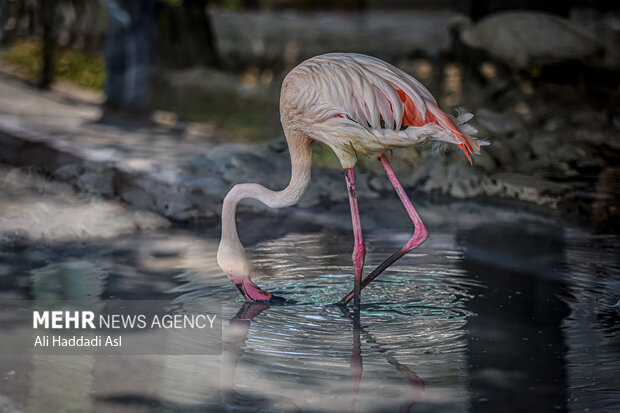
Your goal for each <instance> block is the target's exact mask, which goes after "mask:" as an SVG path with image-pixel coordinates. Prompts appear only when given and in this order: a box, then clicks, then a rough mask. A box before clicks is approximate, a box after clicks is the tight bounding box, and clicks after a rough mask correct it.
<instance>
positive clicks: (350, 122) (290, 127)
mask: <svg viewBox="0 0 620 413" xmlns="http://www.w3.org/2000/svg"><path fill="white" fill-rule="evenodd" d="M471 118H472V115H471V114H469V113H461V114H460V115H459V116H458V118H453V117H451V116H449V115H446V114H445V113H444V112H443V111H442V110H441V109H439V107H438V106H437V102H436V101H435V99H434V98H433V96H432V95H431V94H430V92H429V91H428V90H427V89H426V88H425V87H424V86H423V85H422V84H421V83H420V82H419V81H417V80H416V79H414V78H413V77H411V76H410V75H408V74H406V73H405V72H403V71H402V70H400V69H397V68H396V67H394V66H392V65H390V64H388V63H386V62H384V61H382V60H379V59H377V58H374V57H371V56H365V55H361V54H350V53H329V54H324V55H320V56H316V57H313V58H311V59H309V60H306V61H305V62H303V63H301V64H300V65H299V66H297V67H295V68H294V69H293V70H291V72H290V73H289V74H288V75H287V76H286V78H285V79H284V82H283V85H282V91H281V94H280V119H281V122H282V127H283V129H284V134H285V135H286V140H287V143H288V147H289V152H290V156H291V180H290V183H289V184H288V186H287V187H286V188H284V189H283V190H281V191H272V190H270V189H267V188H265V187H264V186H262V185H259V184H247V183H246V184H238V185H235V186H234V187H233V188H232V189H231V191H230V192H229V193H228V194H227V195H226V197H225V198H224V203H223V206H222V239H221V241H220V245H219V248H218V251H217V262H218V264H219V266H220V267H221V268H222V270H223V271H224V272H225V273H226V274H227V275H228V277H229V278H230V280H231V281H232V282H233V283H234V285H235V286H236V287H237V288H238V289H239V291H240V292H241V294H242V295H243V297H244V298H245V299H246V300H247V301H269V302H282V301H284V299H283V298H281V297H276V296H273V295H272V294H270V293H268V292H266V291H263V290H262V289H261V288H259V287H258V286H257V285H255V284H254V283H253V282H252V280H251V279H250V267H249V264H248V261H247V259H246V256H245V250H244V248H243V245H241V242H240V241H239V236H238V234H237V228H236V222H235V211H236V208H237V204H238V203H239V201H241V200H242V199H243V198H253V199H257V200H259V201H261V202H262V203H264V204H265V205H267V206H269V207H271V208H281V207H286V206H290V205H294V204H296V203H297V202H298V201H299V200H300V199H301V197H302V195H303V194H304V192H305V190H306V188H307V186H308V184H309V182H310V168H311V163H312V144H313V142H314V141H319V142H322V143H324V144H326V145H328V146H329V147H330V148H331V149H332V150H333V151H334V152H335V153H336V155H337V156H338V158H339V159H340V163H341V165H342V167H343V168H344V172H345V173H344V174H345V180H346V184H347V188H348V191H349V201H350V205H351V218H352V221H353V235H354V239H355V244H354V247H353V267H354V269H355V283H354V288H353V290H352V291H351V292H350V293H349V294H347V295H346V296H345V297H344V298H343V299H342V300H341V301H340V302H339V303H340V304H343V305H346V304H347V303H348V302H349V301H351V299H352V298H355V301H354V303H355V306H356V307H359V303H360V292H361V290H362V289H363V288H364V287H365V286H366V285H368V283H370V282H371V281H372V280H373V279H374V278H376V277H377V276H378V275H379V274H380V273H381V272H383V271H384V270H385V269H386V268H387V267H389V266H390V265H391V264H392V263H394V262H395V261H396V260H398V259H399V258H400V257H402V256H403V255H405V254H407V253H408V252H409V251H411V250H412V249H414V248H416V247H417V246H419V245H420V244H422V243H423V242H424V240H426V237H427V235H428V232H427V230H426V228H425V226H424V224H423V223H422V220H421V219H420V216H419V215H418V213H417V212H416V210H415V208H414V207H413V205H412V204H411V201H410V200H409V198H408V197H407V194H406V193H405V190H404V189H403V187H402V185H401V184H400V183H399V181H398V178H397V177H396V174H395V173H394V171H393V170H392V167H391V166H390V163H389V162H388V159H387V158H386V156H385V154H384V153H385V152H386V151H388V150H390V149H393V148H395V147H402V146H411V145H417V144H420V143H423V142H425V141H427V140H429V139H432V140H436V141H442V142H447V143H453V144H455V145H457V146H458V147H459V148H461V150H462V151H463V152H464V153H465V156H467V159H468V160H469V162H470V163H471V162H472V158H471V155H472V154H473V153H476V154H478V153H479V152H480V145H481V144H483V143H484V142H479V141H477V140H476V139H475V138H473V137H472V135H474V134H475V133H476V129H474V128H473V127H472V126H470V125H468V124H466V122H467V121H469V120H470V119H471ZM363 155H364V156H375V157H378V158H379V161H380V162H381V165H382V166H383V168H384V169H385V171H386V172H387V175H388V177H389V179H390V182H391V183H392V185H393V186H394V188H395V190H396V193H397V194H398V196H399V198H400V200H401V201H402V203H403V205H404V206H405V209H406V210H407V213H408V214H409V217H410V218H411V221H412V222H413V226H414V228H415V231H414V233H413V236H412V237H411V239H410V240H409V241H408V242H407V243H406V244H405V245H404V246H403V247H402V248H401V249H400V250H398V251H397V252H395V253H394V254H393V255H391V256H390V257H389V258H387V259H386V260H385V261H384V262H383V263H382V264H381V265H379V266H378V267H377V268H376V269H375V270H374V271H372V272H371V273H370V274H369V275H368V276H367V277H366V278H364V279H363V280H362V269H363V266H364V258H365V248H364V240H363V237H362V226H361V222H360V216H359V211H358V204H357V194H356V190H355V177H354V173H353V168H354V166H355V164H356V163H357V160H358V157H359V156H363Z"/></svg>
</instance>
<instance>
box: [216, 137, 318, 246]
mask: <svg viewBox="0 0 620 413" xmlns="http://www.w3.org/2000/svg"><path fill="white" fill-rule="evenodd" d="M286 140H287V143H288V147H289V152H290V155H291V180H290V182H289V184H288V186H287V187H286V188H284V189H283V190H281V191H272V190H270V189H267V188H265V187H264V186H262V185H259V184H238V185H235V186H234V187H233V188H232V189H231V190H230V192H229V193H228V194H227V195H226V197H225V198H224V203H223V205H222V239H221V241H220V249H222V248H225V249H227V250H228V251H226V252H227V253H229V254H230V255H232V256H237V257H239V256H244V253H243V246H242V245H241V242H240V241H239V236H238V234H237V225H236V221H235V214H236V209H237V204H238V203H239V202H240V201H241V200H242V199H244V198H253V199H257V200H259V201H260V202H262V203H263V204H265V205H267V206H268V207H270V208H282V207H286V206H291V205H294V204H296V203H297V202H299V200H300V199H301V197H302V196H303V194H304V192H305V191H306V188H307V187H308V184H309V183H310V170H311V165H312V140H311V139H309V138H308V137H306V136H305V135H302V134H298V133H287V134H286ZM231 249H232V250H231ZM239 249H240V251H239ZM235 250H237V251H235ZM221 252H224V251H218V255H219V254H220V253H221ZM226 255H228V254H226ZM239 258H240V257H239Z"/></svg>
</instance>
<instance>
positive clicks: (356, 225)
mask: <svg viewBox="0 0 620 413" xmlns="http://www.w3.org/2000/svg"><path fill="white" fill-rule="evenodd" d="M344 177H345V180H346V182H347V189H348V192H349V204H350V206H351V221H352V223H353V237H354V239H355V244H354V246H353V267H354V268H355V284H354V287H353V292H352V293H351V294H352V296H351V298H355V300H354V306H355V308H359V306H360V293H361V291H362V286H361V285H362V270H363V268H364V258H365V256H366V248H365V247H364V238H363V236H362V223H361V221H360V213H359V209H358V206H357V191H356V190H355V175H354V173H353V168H347V169H345V174H344Z"/></svg>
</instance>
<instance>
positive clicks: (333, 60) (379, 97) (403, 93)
mask: <svg viewBox="0 0 620 413" xmlns="http://www.w3.org/2000/svg"><path fill="white" fill-rule="evenodd" d="M298 70H299V71H300V72H301V73H303V74H305V75H308V76H306V77H305V78H306V79H310V81H311V82H312V84H306V85H300V86H301V88H300V90H303V91H304V92H303V93H299V94H298V98H299V99H301V98H302V96H303V97H304V102H305V103H306V104H307V105H306V109H307V110H308V112H307V113H306V114H309V113H312V115H311V116H310V118H311V119H312V120H313V121H314V123H313V125H312V128H313V130H314V131H315V132H317V131H319V130H320V127H319V126H318V125H317V123H316V121H317V120H321V119H322V120H325V119H334V118H338V119H339V121H340V124H341V125H342V130H339V131H338V133H339V134H340V135H343V136H347V138H349V139H352V140H353V139H354V138H358V139H359V140H360V141H362V142H363V143H362V144H360V145H359V146H358V147H357V149H356V152H357V151H358V150H359V149H360V147H361V146H365V147H366V148H368V149H371V150H381V149H383V150H385V149H386V147H388V148H389V147H394V146H408V145H412V144H414V143H415V142H419V141H420V139H421V137H430V136H432V137H433V138H434V139H438V140H442V141H445V142H449V143H454V144H456V145H457V146H459V148H461V149H462V150H463V152H464V153H465V155H466V156H467V158H468V159H469V161H470V162H471V154H473V153H479V142H477V141H476V140H475V139H474V138H472V137H471V136H469V135H470V134H471V133H475V129H474V128H472V127H471V126H469V125H465V124H464V121H467V120H469V119H470V118H471V117H469V118H468V117H467V115H463V116H459V118H458V121H457V122H456V123H457V124H459V126H458V127H457V126H456V125H455V121H456V119H455V120H454V121H453V120H452V119H451V118H450V117H448V115H446V114H445V113H444V112H443V111H442V110H441V109H439V107H438V106H437V102H436V101H435V98H434V97H433V96H432V95H431V93H430V92H429V91H428V89H426V88H425V87H424V85H422V84H421V83H420V82H419V81H418V80H416V79H415V78H413V77H412V76H410V75H408V74H407V73H405V72H403V71H402V70H400V69H398V68H396V67H394V66H392V65H390V64H388V63H386V62H384V61H382V60H380V59H377V58H374V57H371V56H366V55H361V54H353V53H329V54H325V55H321V56H317V57H314V58H312V59H310V60H308V61H306V62H305V63H303V64H302V65H300V66H299V69H298ZM302 83H303V82H302ZM309 91H312V92H309ZM326 125H327V131H326V133H329V129H330V128H333V127H334V126H336V125H334V123H333V122H326ZM408 128H410V129H408ZM403 129H408V130H403ZM334 135H336V134H335V133H334ZM319 140H323V141H326V143H328V144H330V145H332V147H334V146H340V147H343V145H342V144H340V143H339V142H337V140H338V137H337V136H330V137H329V139H319ZM373 145H375V146H373ZM381 145H384V147H383V148H380V146H381ZM354 149H355V148H354ZM361 152H362V153H367V152H368V151H363V150H362V151H361ZM356 155H357V153H356Z"/></svg>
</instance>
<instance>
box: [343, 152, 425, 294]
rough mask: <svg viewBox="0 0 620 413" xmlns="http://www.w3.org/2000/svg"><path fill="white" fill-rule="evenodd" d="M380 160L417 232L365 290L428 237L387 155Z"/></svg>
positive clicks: (376, 272) (379, 269)
mask: <svg viewBox="0 0 620 413" xmlns="http://www.w3.org/2000/svg"><path fill="white" fill-rule="evenodd" d="M379 160H380V162H381V165H382V166H383V169H385V172H386V173H387V175H388V178H389V179H390V182H391V183H392V185H393V186H394V189H395V190H396V193H397V194H398V197H399V198H400V200H401V202H402V203H403V205H404V206H405V209H406V210H407V213H408V214H409V218H411V222H413V226H414V227H415V231H414V233H413V236H412V237H411V239H410V240H409V241H407V243H406V244H405V245H404V246H403V247H402V248H401V249H400V250H398V251H396V252H395V253H394V254H392V255H391V256H390V257H389V258H388V259H386V260H385V261H383V262H382V263H381V265H379V266H378V267H377V268H375V269H374V270H373V271H372V272H371V273H370V274H369V275H368V276H367V277H366V278H364V279H363V280H362V285H361V288H360V289H363V288H364V287H366V286H367V285H368V284H369V283H370V282H371V281H372V280H374V279H375V278H377V276H378V275H379V274H381V273H382V272H383V271H385V269H386V268H388V267H389V266H390V265H392V264H393V263H394V262H396V261H397V260H398V259H399V258H400V257H402V256H403V255H405V254H407V253H408V252H409V251H411V250H412V249H414V248H415V247H417V246H419V245H421V244H422V243H423V242H424V241H425V240H426V238H427V237H428V231H427V230H426V227H425V226H424V223H423V222H422V220H421V219H420V216H419V215H418V212H417V211H416V210H415V208H414V207H413V205H412V204H411V200H410V199H409V197H407V194H406V193H405V189H404V188H403V187H402V185H401V184H400V182H398V178H397V177H396V174H395V173H394V170H392V166H391V165H390V163H389V162H388V160H387V158H386V157H385V154H382V155H381V157H380V158H379ZM354 295H355V291H351V292H349V294H347V295H346V296H345V297H344V298H343V299H342V300H340V301H339V302H338V304H341V305H346V304H348V303H349V301H351V299H352V298H353V297H354Z"/></svg>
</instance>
